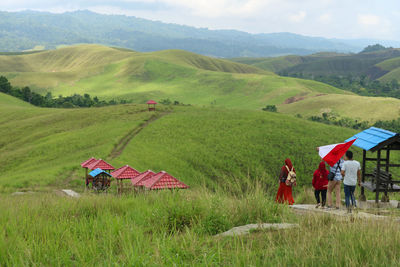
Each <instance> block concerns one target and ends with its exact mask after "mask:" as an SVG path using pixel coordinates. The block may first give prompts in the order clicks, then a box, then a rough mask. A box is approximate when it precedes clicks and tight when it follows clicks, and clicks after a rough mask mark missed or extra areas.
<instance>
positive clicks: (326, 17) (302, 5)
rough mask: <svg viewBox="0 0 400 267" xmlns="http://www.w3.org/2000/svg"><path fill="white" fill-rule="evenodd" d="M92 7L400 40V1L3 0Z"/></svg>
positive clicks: (5, 5)
mask: <svg viewBox="0 0 400 267" xmlns="http://www.w3.org/2000/svg"><path fill="white" fill-rule="evenodd" d="M27 9H29V10H38V11H49V12H54V13H62V12H66V11H74V10H84V9H87V10H91V11H94V12H97V13H102V14H119V15H127V16H135V17H140V18H145V19H151V20H158V21H162V22H168V23H177V24H183V25H189V26H195V27H201V28H209V29H236V30H242V31H246V32H250V33H272V32H292V33H297V34H302V35H308V36H321V37H327V38H345V39H356V38H374V39H386V40H397V41H400V27H396V25H399V24H400V1H399V0H115V1H111V0H68V1H65V0H64V1H60V0H1V2H0V10H2V11H21V10H27Z"/></svg>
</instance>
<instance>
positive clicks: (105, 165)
mask: <svg viewBox="0 0 400 267" xmlns="http://www.w3.org/2000/svg"><path fill="white" fill-rule="evenodd" d="M87 167H88V169H89V170H95V169H97V168H99V169H102V170H104V171H111V170H115V168H114V167H113V166H112V165H111V164H109V163H108V162H106V161H104V160H102V159H98V160H96V161H93V163H91V164H90V165H88V166H87Z"/></svg>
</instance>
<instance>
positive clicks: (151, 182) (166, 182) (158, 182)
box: [143, 171, 189, 190]
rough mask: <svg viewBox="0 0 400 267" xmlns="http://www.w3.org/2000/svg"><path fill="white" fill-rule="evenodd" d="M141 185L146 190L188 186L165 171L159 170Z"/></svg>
mask: <svg viewBox="0 0 400 267" xmlns="http://www.w3.org/2000/svg"><path fill="white" fill-rule="evenodd" d="M143 186H144V187H145V188H146V189H148V190H159V189H178V188H179V189H186V188H189V186H187V185H185V184H184V183H182V182H181V181H179V180H178V179H176V178H175V177H173V176H172V175H170V174H168V173H167V172H165V171H161V172H159V173H157V174H155V175H153V176H151V177H150V178H149V179H147V180H145V181H144V182H143Z"/></svg>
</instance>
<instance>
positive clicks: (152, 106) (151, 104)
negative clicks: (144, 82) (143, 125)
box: [147, 100, 157, 111]
mask: <svg viewBox="0 0 400 267" xmlns="http://www.w3.org/2000/svg"><path fill="white" fill-rule="evenodd" d="M156 105H157V102H156V101H154V100H149V101H147V106H148V108H149V111H155V110H156Z"/></svg>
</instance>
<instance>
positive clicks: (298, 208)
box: [290, 204, 400, 221]
mask: <svg viewBox="0 0 400 267" xmlns="http://www.w3.org/2000/svg"><path fill="white" fill-rule="evenodd" d="M290 207H291V208H292V209H293V211H294V212H296V213H297V214H300V215H301V214H310V213H313V214H325V215H331V216H335V217H338V218H344V219H347V218H357V219H372V220H388V219H393V220H395V221H400V218H397V217H389V216H383V215H375V214H372V213H368V212H363V211H362V210H358V209H357V210H354V211H353V212H352V213H347V210H346V209H339V210H336V209H316V208H315V205H314V204H312V205H309V204H302V205H293V206H290Z"/></svg>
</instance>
